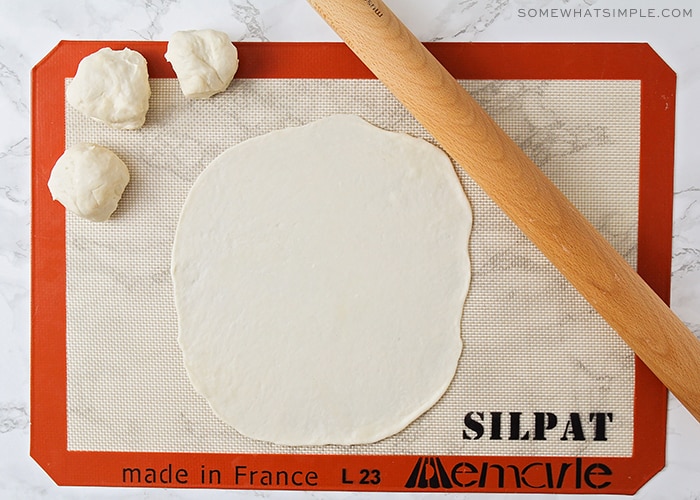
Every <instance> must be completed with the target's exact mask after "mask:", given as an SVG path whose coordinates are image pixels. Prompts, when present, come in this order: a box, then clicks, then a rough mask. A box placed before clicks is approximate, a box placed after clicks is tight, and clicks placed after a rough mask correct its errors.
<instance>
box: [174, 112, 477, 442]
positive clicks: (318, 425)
mask: <svg viewBox="0 0 700 500" xmlns="http://www.w3.org/2000/svg"><path fill="white" fill-rule="evenodd" d="M470 230H471V210H470V207H469V203H468V201H467V198H466V195H465V193H464V191H463V189H462V186H461V184H460V182H459V179H458V178H457V175H456V173H455V171H454V168H453V166H452V163H451V161H450V159H449V158H448V157H447V155H445V154H444V153H443V152H442V151H441V150H440V149H438V148H436V147H435V146H433V145H431V144H429V143H428V142H426V141H423V140H421V139H417V138H414V137H411V136H408V135H405V134H398V133H394V132H387V131H384V130H381V129H379V128H377V127H374V126H373V125H370V124H369V123H367V122H365V121H364V120H362V119H361V118H359V117H357V116H352V115H334V116H330V117H328V118H325V119H323V120H319V121H317V122H313V123H310V124H308V125H305V126H303V127H296V128H288V129H283V130H279V131H275V132H271V133H269V134H266V135H264V136H260V137H257V138H254V139H251V140H249V141H246V142H243V143H241V144H238V145H237V146H234V147H233V148H231V149H229V150H228V151H226V152H224V153H223V154H222V155H221V156H219V157H218V158H217V159H215V160H214V161H213V162H212V163H211V164H210V165H209V166H208V167H207V168H206V169H205V170H204V172H203V173H202V174H201V175H200V177H199V178H198V179H197V181H196V183H195V185H194V186H193V187H192V189H191V191H190V193H189V195H188V197H187V200H186V202H185V205H184V207H183V210H182V213H181V216H180V221H179V224H178V228H177V232H176V236H175V244H174V249H173V261H172V273H173V278H174V284H175V303H176V307H177V313H178V322H179V342H180V346H181V347H182V351H183V355H184V360H185V367H186V369H187V373H188V375H189V377H190V380H191V381H192V384H193V386H194V387H195V389H197V390H198V391H199V392H200V393H201V394H202V395H203V396H204V397H205V398H206V399H207V401H208V402H209V404H210V405H211V407H212V408H213V410H214V411H215V412H216V413H217V414H218V415H219V416H220V417H221V418H222V419H223V420H224V421H225V422H227V423H229V424H230V425H232V426H233V427H234V428H236V429H237V430H238V431H239V432H241V433H242V434H244V435H246V436H248V437H251V438H255V439H261V440H265V441H272V442H275V443H280V444H287V445H323V444H358V443H371V442H374V441H378V440H380V439H383V438H386V437H388V436H390V435H392V434H394V433H396V432H399V431H400V430H402V429H403V428H404V427H406V426H407V425H408V424H410V423H411V422H412V421H413V420H415V419H416V418H417V417H418V416H420V415H421V414H422V413H424V412H425V411H427V410H428V409H429V408H430V407H431V406H432V405H433V404H435V402H437V401H438V400H439V399H440V397H441V396H442V394H443V393H444V392H445V390H446V389H447V387H448V386H449V384H450V382H451V381H452V377H453V376H454V373H455V370H456V367H457V363H458V360H459V357H460V354H461V352H462V341H461V330H460V322H461V318H462V309H463V307H464V301H465V298H466V294H467V289H468V287H469V276H470V266H469V255H468V239H469V234H470Z"/></svg>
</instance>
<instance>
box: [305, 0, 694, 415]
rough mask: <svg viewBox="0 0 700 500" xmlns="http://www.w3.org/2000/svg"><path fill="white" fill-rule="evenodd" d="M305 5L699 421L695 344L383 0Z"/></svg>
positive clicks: (315, 0) (319, 1)
mask: <svg viewBox="0 0 700 500" xmlns="http://www.w3.org/2000/svg"><path fill="white" fill-rule="evenodd" d="M308 1H309V3H310V4H311V5H312V6H313V7H314V8H315V9H316V10H317V11H318V13H319V14H320V15H321V17H323V18H324V19H325V20H326V22H327V23H328V24H329V25H330V26H331V27H332V28H333V29H334V30H335V31H336V32H337V33H338V35H339V36H340V37H341V38H342V39H343V40H344V41H345V43H346V44H347V45H348V46H349V47H350V49H351V50H352V51H353V52H354V53H355V54H356V55H357V56H358V57H359V58H360V59H361V60H362V61H363V62H364V63H365V64H366V65H367V67H368V68H369V69H370V70H371V71H372V72H373V73H374V74H375V75H376V76H377V78H378V79H379V80H381V81H382V82H383V83H384V84H385V85H386V86H387V88H388V89H389V90H390V91H391V92H392V93H393V94H394V96H395V97H396V98H397V99H398V100H399V101H400V102H401V103H402V104H403V105H404V106H406V108H407V109H408V110H409V111H410V112H411V114H413V116H414V117H415V118H416V119H417V120H418V121H419V122H420V123H421V124H422V125H423V126H424V127H425V128H426V130H427V131H428V132H430V134H432V135H433V137H435V139H436V140H437V141H438V143H439V144H440V145H441V146H442V147H443V148H444V149H445V151H447V153H449V154H450V155H451V156H452V157H453V158H454V159H455V161H457V162H458V163H459V164H460V166H461V167H462V168H464V170H465V171H466V172H467V173H468V174H469V175H470V176H471V177H472V178H473V179H474V180H475V181H476V182H477V183H478V184H479V185H480V186H481V188H482V189H483V190H484V191H485V192H486V193H487V194H488V195H489V196H490V197H491V198H492V199H493V200H494V202H496V204H498V205H499V206H500V208H501V209H502V210H503V211H504V212H505V213H506V214H507V215H508V216H509V217H510V218H511V219H512V220H513V222H514V223H515V224H516V225H517V226H518V227H519V228H520V229H521V230H522V231H523V232H524V233H525V235H526V236H527V237H528V238H530V240H532V242H533V243H534V244H535V245H536V246H537V247H538V248H539V249H540V250H541V251H542V253H543V254H544V255H545V256H546V257H547V258H548V259H549V260H550V261H551V262H552V263H553V264H554V265H555V266H556V267H557V268H558V269H559V271H560V272H561V273H562V274H563V275H564V276H565V277H566V278H567V279H568V280H569V281H570V282H571V284H572V285H573V286H574V287H575V288H576V289H577V290H578V291H579V292H580V293H581V294H582V295H583V297H585V298H586V300H588V302H589V303H590V304H591V305H592V306H593V307H594V308H595V309H596V310H597V311H598V313H599V314H600V315H601V316H602V317H603V318H604V319H605V320H606V321H607V322H608V324H610V326H611V327H612V328H613V329H614V330H615V331H616V332H617V333H618V334H619V335H620V336H621V337H622V339H623V340H624V341H625V342H626V343H627V344H628V345H629V346H630V347H631V348H632V350H634V352H635V353H636V354H637V355H638V356H639V358H640V359H641V360H642V361H643V362H644V363H645V364H646V365H647V366H648V367H649V368H650V369H651V370H652V371H653V372H654V374H655V375H656V376H657V377H658V378H659V379H660V380H661V382H662V383H664V385H666V387H668V388H669V390H671V392H673V393H674V395H675V396H676V397H677V398H678V399H679V401H680V402H681V403H682V404H683V405H684V406H685V407H686V408H687V409H688V410H689V411H690V413H691V414H692V415H693V416H694V417H695V418H696V419H697V420H698V421H700V341H699V340H698V339H697V338H696V337H695V336H694V334H693V333H692V332H691V331H690V330H689V329H688V328H687V327H686V326H685V324H684V323H683V322H682V321H681V320H680V319H679V318H678V317H677V316H676V315H675V314H674V313H673V312H672V311H671V309H670V308H669V307H668V306H667V305H666V304H665V303H664V302H663V301H662V300H661V299H660V298H659V297H658V296H657V295H656V293H654V291H653V290H652V289H651V288H650V287H649V286H648V285H647V284H646V283H645V282H644V280H642V278H640V277H639V275H638V274H637V273H636V271H635V270H634V269H632V268H631V267H630V266H629V265H628V264H627V263H626V262H625V260H624V259H623V258H622V257H621V256H620V255H619V254H618V253H617V252H616V251H615V250H614V249H613V248H612V246H611V245H610V244H609V243H608V242H607V240H606V239H605V238H604V237H603V236H601V234H600V233H598V231H597V230H596V229H595V228H594V227H593V226H592V225H591V224H590V223H589V222H588V220H586V218H585V217H583V216H582V215H581V214H580V213H579V212H578V210H577V209H576V208H575V207H574V206H573V205H572V204H571V203H570V202H569V200H568V199H567V198H566V197H565V196H564V195H563V194H562V193H561V192H560V191H559V189H558V188H557V187H556V186H555V185H554V184H553V183H552V182H551V181H550V180H549V179H548V178H547V177H546V176H545V175H544V174H543V173H542V171H541V170H540V169H539V168H538V167H537V166H536V165H535V164H534V163H533V162H532V161H531V160H530V159H529V158H528V157H527V156H526V155H525V153H523V151H522V150H521V149H520V148H519V147H518V146H517V145H516V144H515V143H514V142H513V141H512V140H511V139H510V138H509V137H508V136H507V135H506V133H505V132H503V130H501V129H500V127H499V126H498V125H497V124H496V123H495V122H494V121H493V120H492V119H491V118H490V117H489V116H488V115H487V114H486V112H485V111H484V110H483V109H482V108H481V107H480V106H479V105H478V104H477V103H476V101H475V100H474V99H473V98H472V97H471V96H470V95H469V94H468V93H467V91H466V90H464V89H463V88H462V87H461V86H460V85H459V84H458V83H457V81H456V80H455V79H454V78H452V76H451V75H450V74H449V73H448V72H447V70H445V68H444V67H443V66H442V65H441V64H440V63H439V62H438V61H437V60H436V59H435V58H434V57H433V56H432V55H431V54H430V52H428V50H427V49H426V48H425V47H424V46H423V45H422V44H421V43H420V41H419V40H418V39H417V38H416V37H415V36H413V34H412V33H411V32H410V31H409V30H408V29H407V28H406V27H405V26H404V25H403V24H402V23H401V21H400V20H399V19H398V18H397V17H396V16H395V15H394V14H393V13H392V12H391V11H390V10H389V9H388V8H387V6H386V5H385V4H384V3H382V2H381V1H380V0H308ZM543 348H546V346H543Z"/></svg>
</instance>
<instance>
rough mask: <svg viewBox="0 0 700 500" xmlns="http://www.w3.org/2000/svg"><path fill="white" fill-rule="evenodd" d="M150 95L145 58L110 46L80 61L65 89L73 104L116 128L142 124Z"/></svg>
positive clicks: (82, 111) (135, 127)
mask: <svg viewBox="0 0 700 500" xmlns="http://www.w3.org/2000/svg"><path fill="white" fill-rule="evenodd" d="M150 97H151V87H150V85H149V83H148V68H147V63H146V59H145V58H144V57H143V56H142V55H141V54H139V53H138V52H136V51H134V50H131V49H123V50H112V49H110V48H108V47H105V48H103V49H100V50H98V51H97V52H95V53H93V54H90V55H89V56H87V57H85V58H84V59H83V60H82V61H80V64H79V65H78V71H77V72H76V74H75V78H73V81H72V82H71V84H70V85H69V86H68V89H67V90H66V99H67V100H68V103H69V104H70V105H71V106H73V107H74V108H75V109H77V110H78V111H80V112H81V113H83V114H85V115H87V116H89V117H90V118H93V119H95V120H97V121H100V122H104V123H106V124H107V125H109V126H111V127H113V128H116V129H137V128H140V127H141V126H142V125H143V124H144V122H145V121H146V113H147V112H148V99H149V98H150Z"/></svg>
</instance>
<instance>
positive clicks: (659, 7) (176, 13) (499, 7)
mask: <svg viewBox="0 0 700 500" xmlns="http://www.w3.org/2000/svg"><path fill="white" fill-rule="evenodd" d="M387 4H388V5H389V6H390V7H391V8H393V9H394V10H395V12H396V13H397V14H398V15H399V16H400V17H401V18H402V19H403V20H404V21H405V22H406V24H407V25H408V26H409V27H410V28H411V29H412V30H413V31H414V32H415V33H416V34H417V36H418V37H419V38H421V39H422V40H444V41H644V42H649V43H650V44H651V45H652V47H654V48H655V49H656V51H657V52H658V53H659V54H660V55H661V56H662V57H663V58H664V59H665V60H666V61H667V62H668V64H669V65H670V66H671V67H672V68H673V69H674V70H675V71H676V72H677V74H678V94H677V129H676V166H675V173H676V180H675V192H676V194H675V216H674V235H673V242H674V259H673V268H672V273H673V274H672V308H673V309H674V310H675V311H676V313H677V314H678V315H679V316H680V317H681V318H682V319H683V320H684V321H685V322H686V323H687V324H688V325H689V326H690V327H691V328H692V329H693V331H694V332H695V333H696V334H698V335H700V307H698V305H700V298H699V297H700V168H699V167H700V150H698V148H696V147H695V146H696V143H697V137H698V135H700V124H698V121H697V119H696V117H697V116H698V115H700V29H699V28H700V5H699V4H698V3H697V1H696V0H434V1H430V2H427V1H421V0H387ZM617 8H620V9H632V8H635V9H639V10H640V11H641V12H642V13H643V14H645V15H646V16H647V17H642V16H641V15H639V14H637V15H635V16H633V17H626V18H619V17H618V18H611V17H606V16H605V11H604V9H617ZM523 9H524V10H523ZM529 9H537V10H540V9H550V10H549V11H548V12H550V17H541V16H537V17H530V16H529V15H528V13H529V12H531V11H529ZM552 9H557V13H561V11H560V10H559V9H589V12H590V13H591V17H586V18H583V17H578V18H568V19H566V18H562V17H559V18H553V17H551V12H552ZM648 9H654V10H653V14H655V15H657V16H659V17H650V14H651V13H652V12H650V11H649V10H648ZM663 9H681V10H683V9H685V10H686V11H687V10H691V11H692V17H686V18H674V17H663V16H664V14H665V13H666V11H664V10H663ZM523 14H524V15H523ZM205 27H208V28H215V29H219V30H222V31H225V32H227V33H228V34H229V35H230V36H231V38H232V39H233V40H250V41H334V40H337V37H336V36H335V34H334V33H333V32H332V31H331V30H330V29H329V28H328V27H327V26H326V25H325V24H324V22H323V21H322V20H321V19H320V18H319V17H318V16H317V15H316V14H315V12H313V10H312V9H311V8H310V7H309V6H308V5H307V4H306V2H305V1H304V0H265V1H263V0H228V1H224V0H197V1H194V0H114V1H111V2H102V1H97V0H82V1H69V0H61V1H54V0H35V1H32V2H20V1H18V0H0V117H2V119H0V228H1V230H0V498H40V497H49V498H83V497H89V498H122V497H124V498H126V497H134V496H137V497H141V498H193V497H200V496H202V497H205V498H224V497H226V498H231V497H232V496H235V497H236V498H238V497H240V498H258V497H262V498H275V499H288V498H295V499H296V498H306V497H319V498H360V497H365V496H367V495H364V494H353V493H335V494H328V493H316V494H310V493H309V494H306V493H292V492H236V493H235V494H232V493H231V492H222V491H208V492H201V491H173V490H169V491H166V490H145V491H141V490H120V489H110V490H107V489H97V490H96V489H92V488H59V487H57V486H55V484H54V483H53V482H52V480H51V479H50V478H49V477H48V476H47V475H46V474H45V473H44V472H43V471H42V470H41V469H40V468H39V467H38V466H37V465H36V464H35V463H34V462H33V460H32V459H31V458H30V457H29V373H30V371H29V268H30V244H29V229H30V226H29V223H30V216H29V212H30V70H31V68H32V66H34V65H35V64H36V63H37V62H38V61H39V60H40V59H41V58H42V57H43V56H44V55H45V54H46V53H47V52H48V51H49V50H50V49H51V48H53V47H54V46H55V45H56V43H57V42H58V41H59V40H61V39H78V40H88V39H134V40H140V39H147V40H166V39H167V38H168V36H169V34H170V33H171V32H173V31H175V30H179V29H192V28H205ZM668 417H669V420H668V439H667V449H668V452H667V466H666V468H665V470H664V471H662V472H661V473H660V474H658V475H657V476H656V477H654V478H653V479H652V480H651V481H650V482H649V483H648V484H647V485H646V486H645V487H644V488H643V489H642V490H641V491H640V492H639V493H638V494H637V495H636V497H637V498H644V499H657V498H659V499H661V498H678V499H691V498H699V497H700V452H699V451H698V450H700V424H698V422H696V421H695V420H694V419H693V418H692V417H691V416H690V415H689V413H688V412H687V411H686V410H685V409H683V408H682V407H681V406H680V405H679V404H678V402H677V401H676V400H675V399H674V398H670V401H669V413H668ZM376 496H377V497H382V498H384V497H391V498H394V497H397V496H398V495H393V494H383V495H376ZM415 496H418V494H416V495H415ZM423 496H426V495H423ZM444 496H446V495H442V494H430V496H429V498H442V497H444ZM452 496H453V497H454V496H455V495H454V494H452ZM456 496H459V495H456ZM402 497H403V498H405V497H406V495H405V494H404V495H403V496H402ZM487 497H489V498H496V497H505V495H487ZM598 498H603V497H600V496H599V497H598Z"/></svg>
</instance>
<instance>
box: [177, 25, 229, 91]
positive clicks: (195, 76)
mask: <svg viewBox="0 0 700 500" xmlns="http://www.w3.org/2000/svg"><path fill="white" fill-rule="evenodd" d="M165 59H166V60H167V61H168V62H170V64H172V66H173V70H175V74H176V75H177V80H178V82H180V88H181V89H182V93H183V94H184V95H185V97H188V98H191V99H206V98H209V97H211V96H213V95H214V94H218V93H219V92H223V91H224V90H226V89H227V88H228V86H229V84H230V83H231V80H233V75H235V74H236V70H237V69H238V50H236V47H234V45H233V44H232V43H231V40H230V39H229V37H228V35H226V33H222V32H220V31H215V30H193V31H177V32H175V33H173V35H172V37H171V38H170V42H168V51H167V52H166V53H165Z"/></svg>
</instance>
